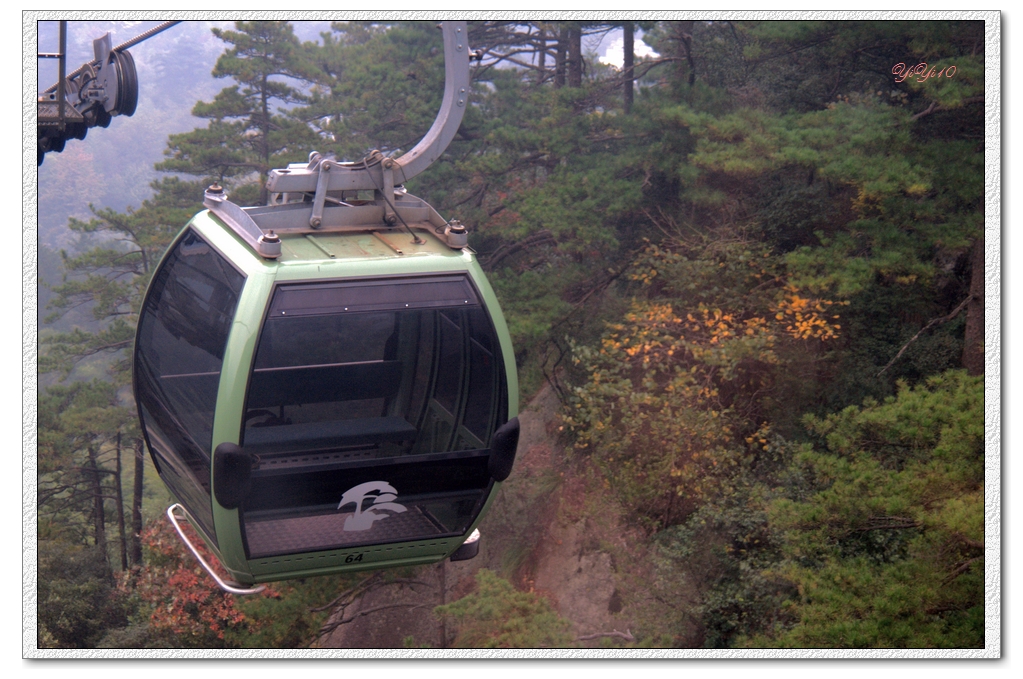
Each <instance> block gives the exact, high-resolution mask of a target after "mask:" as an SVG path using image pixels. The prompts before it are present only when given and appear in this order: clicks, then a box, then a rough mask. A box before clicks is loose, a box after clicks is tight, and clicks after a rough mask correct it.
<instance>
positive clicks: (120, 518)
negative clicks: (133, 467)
mask: <svg viewBox="0 0 1023 679" xmlns="http://www.w3.org/2000/svg"><path fill="white" fill-rule="evenodd" d="M114 493H115V495H116V497H117V535H118V537H119V538H120V542H121V570H122V571H126V570H128V538H127V535H126V534H125V533H126V531H125V528H124V492H123V490H122V489H121V432H117V473H116V474H114Z"/></svg>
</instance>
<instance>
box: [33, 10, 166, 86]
mask: <svg viewBox="0 0 1023 679" xmlns="http://www.w3.org/2000/svg"><path fill="white" fill-rule="evenodd" d="M180 23H181V21H165V22H163V23H162V24H160V25H159V26H155V27H153V28H151V29H149V30H148V31H146V32H145V33H141V34H139V35H137V36H135V37H134V38H132V39H131V40H129V41H128V42H123V43H121V44H120V45H118V46H117V47H115V48H113V49H112V50H110V51H111V52H121V51H124V50H126V49H128V48H129V47H134V46H135V45H137V44H139V43H140V42H142V41H143V40H148V39H149V38H152V37H153V36H154V35H156V34H157V33H163V32H164V31H166V30H167V29H168V28H171V27H173V26H177V25H178V24H180ZM96 66H99V60H93V61H90V62H89V63H87V64H82V65H81V66H80V67H79V68H78V70H76V71H75V72H73V73H69V74H68V75H67V76H66V77H65V80H70V79H72V78H75V77H76V76H79V75H81V74H82V73H84V72H85V70H86V69H88V68H95V67H96ZM58 85H60V83H55V84H53V85H50V86H49V87H47V88H46V89H45V90H43V94H50V93H51V92H55V91H56V90H57V86H58Z"/></svg>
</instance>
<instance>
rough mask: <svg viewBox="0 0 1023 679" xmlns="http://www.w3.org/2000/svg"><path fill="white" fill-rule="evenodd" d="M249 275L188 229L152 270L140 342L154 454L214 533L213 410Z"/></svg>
mask: <svg viewBox="0 0 1023 679" xmlns="http://www.w3.org/2000/svg"><path fill="white" fill-rule="evenodd" d="M244 282H245V277H244V276H243V275H242V274H241V273H239V272H238V271H237V270H236V269H234V268H233V267H232V266H231V265H230V264H229V263H228V262H227V260H225V259H224V258H223V257H221V256H220V254H218V253H217V252H216V251H215V250H214V249H213V248H212V247H210V245H209V244H208V243H206V242H205V241H204V240H203V239H202V238H201V237H200V236H199V235H198V234H197V233H196V232H194V231H193V230H191V229H189V230H187V231H186V232H185V234H184V235H183V236H182V237H181V238H180V239H179V240H178V242H177V244H176V245H175V246H174V248H173V250H172V251H171V253H170V254H169V255H168V256H167V258H166V259H165V260H164V262H163V265H162V266H161V267H160V269H159V270H158V271H157V272H156V274H155V275H154V277H153V283H152V284H151V286H150V291H149V294H148V296H147V297H146V301H145V304H144V306H143V309H142V313H141V315H140V318H139V329H138V339H137V341H136V353H135V373H136V399H137V401H138V405H139V413H140V416H141V420H142V425H143V429H144V431H145V435H146V440H147V441H148V443H149V450H150V453H151V454H152V455H153V458H154V460H155V462H156V465H157V468H158V469H159V470H160V475H161V476H162V477H163V479H164V481H165V482H166V483H167V485H168V486H170V488H171V490H173V492H174V494H175V495H176V496H177V498H178V500H179V501H181V502H182V504H184V505H185V506H186V507H187V508H188V510H189V512H191V514H192V515H193V516H194V517H195V518H196V520H198V521H199V523H200V524H202V525H203V527H204V528H206V532H207V534H208V535H211V536H212V535H213V530H212V528H213V513H212V506H211V504H210V457H211V447H212V443H213V416H214V411H215V409H216V403H217V391H218V388H219V383H220V369H221V364H222V362H223V358H224V350H225V347H226V345H227V337H228V333H229V332H230V329H231V324H232V321H233V319H234V314H235V309H236V307H237V305H238V297H239V295H240V294H241V289H242V286H243V285H244Z"/></svg>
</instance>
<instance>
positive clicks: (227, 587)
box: [167, 504, 266, 594]
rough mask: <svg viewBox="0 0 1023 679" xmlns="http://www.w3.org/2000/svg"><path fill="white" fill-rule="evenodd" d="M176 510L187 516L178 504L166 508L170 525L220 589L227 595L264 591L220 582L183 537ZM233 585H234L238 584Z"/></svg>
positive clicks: (263, 586)
mask: <svg viewBox="0 0 1023 679" xmlns="http://www.w3.org/2000/svg"><path fill="white" fill-rule="evenodd" d="M176 509H180V510H181V511H182V512H184V513H185V514H186V515H187V514H188V510H187V509H185V508H184V507H182V506H181V505H180V504H173V505H171V506H170V507H168V508H167V518H168V519H170V522H171V524H172V525H173V526H174V530H176V531H177V532H178V535H179V536H180V537H181V540H182V542H184V543H185V546H186V547H188V549H189V551H190V552H192V556H194V557H195V558H196V560H198V561H199V565H200V566H202V568H203V570H204V571H206V572H207V573H209V575H210V577H211V578H213V579H214V580H216V582H217V584H218V585H219V586H220V589H222V590H224V591H225V592H227V593H229V594H259V593H260V592H262V591H263V590H264V589H266V585H260V586H259V587H254V588H252V589H245V588H242V587H235V586H234V585H232V584H228V583H227V582H225V581H224V580H222V579H221V577H220V576H219V575H217V574H216V573H215V572H214V571H213V569H212V568H210V565H209V564H208V563H206V559H204V558H202V556H201V555H200V554H199V550H198V549H196V548H195V545H193V544H192V541H191V540H189V539H188V537H187V536H186V535H185V531H183V530H181V524H179V523H178V517H177V516H175V515H174V510H176ZM234 584H235V585H236V584H238V583H234Z"/></svg>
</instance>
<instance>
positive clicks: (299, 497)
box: [133, 22, 519, 593]
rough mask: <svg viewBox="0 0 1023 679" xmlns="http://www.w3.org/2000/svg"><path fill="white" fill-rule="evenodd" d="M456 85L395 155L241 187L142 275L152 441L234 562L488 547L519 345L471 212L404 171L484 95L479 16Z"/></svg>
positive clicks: (404, 557) (144, 405)
mask: <svg viewBox="0 0 1023 679" xmlns="http://www.w3.org/2000/svg"><path fill="white" fill-rule="evenodd" d="M442 30H443V40H444V54H445V91H444V99H443V102H442V104H441V110H440V113H439V114H438V116H437V119H436V120H435V121H434V124H433V126H432V127H431V128H430V130H429V132H428V133H427V134H426V136H425V137H424V138H423V140H422V141H421V142H420V143H419V144H418V145H417V146H416V147H414V148H413V149H412V150H411V151H409V152H408V153H407V154H405V155H403V156H401V157H399V158H388V157H384V156H383V155H382V154H380V153H379V152H373V153H370V154H369V155H368V156H367V157H366V158H364V159H363V160H361V161H358V162H355V163H342V162H338V161H336V160H334V159H332V158H326V157H322V156H320V155H319V154H315V153H314V154H312V155H311V156H310V158H309V160H308V162H304V163H297V164H292V165H289V166H288V167H287V168H283V169H279V170H273V171H271V173H270V176H269V179H268V182H267V188H268V191H269V194H270V200H269V204H268V205H266V206H262V207H256V208H242V207H239V206H238V205H235V204H234V203H232V202H231V201H230V199H229V196H227V195H226V194H225V193H224V191H223V189H221V188H220V187H218V186H212V187H210V189H209V190H207V192H206V195H205V205H206V207H207V208H208V209H207V210H206V211H204V212H201V213H199V214H198V215H196V216H195V217H194V218H193V219H192V220H191V221H190V222H189V224H188V225H186V226H185V228H184V229H183V230H182V232H181V233H180V234H179V235H178V237H177V238H176V239H175V241H174V242H173V244H172V245H171V247H170V248H169V250H168V252H167V254H166V255H165V256H164V258H163V260H162V261H161V263H160V265H159V266H158V268H157V269H156V272H155V274H154V276H153V279H152V282H151V284H150V287H149V290H148V291H147V293H146V297H145V301H144V303H143V306H142V311H141V314H140V319H139V325H138V331H137V335H136V342H135V354H134V374H133V383H134V389H135V397H136V402H137V404H138V408H139V418H140V420H141V423H142V428H143V432H144V434H145V438H146V442H147V445H148V448H149V451H150V453H151V455H152V457H153V460H154V462H155V464H156V467H157V469H158V471H159V473H160V476H161V478H162V479H163V480H164V482H165V483H166V485H167V486H168V488H169V489H170V490H171V492H172V493H173V494H174V496H175V497H176V499H177V504H175V505H174V506H172V507H171V508H170V509H169V510H168V515H169V516H170V518H171V520H172V521H173V522H174V523H175V525H176V526H177V527H178V529H179V533H180V534H181V536H182V537H183V538H185V539H186V541H187V537H186V534H185V532H184V531H183V530H181V522H182V521H183V520H187V521H189V522H190V523H191V524H192V526H193V527H194V528H195V529H196V530H197V531H198V533H199V534H200V535H201V536H202V539H203V541H204V542H205V543H206V545H207V547H208V548H209V549H210V550H211V551H212V552H213V553H214V554H215V555H216V556H217V559H218V560H219V561H220V564H221V565H222V566H223V568H224V569H226V571H227V572H226V574H223V577H221V575H219V574H217V573H216V569H214V568H212V567H210V565H209V564H207V563H205V561H203V560H202V558H201V556H200V555H199V552H198V550H196V549H195V546H194V545H191V547H192V548H193V552H194V553H195V554H196V556H197V557H198V558H199V559H200V560H201V561H203V564H204V566H206V568H207V570H208V571H210V574H211V575H213V577H215V578H217V580H218V582H219V583H220V584H221V586H222V587H223V588H224V589H226V590H227V591H231V592H236V593H248V592H254V591H258V590H259V588H258V587H255V588H254V587H253V585H256V584H257V583H261V582H269V581H274V580H281V579H285V578H292V577H308V576H315V575H327V574H331V573H337V572H342V571H348V570H364V569H374V568H385V567H391V566H405V565H416V564H425V563H431V562H436V561H439V560H442V559H446V558H449V557H450V558H452V559H462V558H471V557H472V556H474V555H475V553H476V551H477V550H478V549H479V531H478V529H477V526H478V524H479V522H480V520H481V519H482V517H483V515H484V513H485V512H486V510H487V508H488V507H489V505H490V503H491V502H492V500H493V498H494V494H495V492H496V490H497V488H498V487H499V485H500V483H501V482H502V481H503V480H505V479H506V478H507V477H508V475H509V473H510V472H511V468H512V464H513V462H514V458H515V452H516V447H517V442H518V432H519V425H518V419H517V417H516V415H517V412H518V385H517V380H516V373H515V363H514V352H513V350H512V346H511V340H510V336H509V334H508V329H507V326H506V324H505V321H504V317H503V315H502V313H501V309H500V306H499V305H498V302H497V299H496V297H495V295H494V292H493V290H492V289H491V287H490V285H489V283H488V282H487V279H486V277H485V276H484V274H483V271H482V269H481V268H480V266H479V264H478V262H477V261H476V257H475V253H474V252H473V251H472V250H471V248H469V247H468V246H467V240H466V231H465V228H464V227H462V226H461V225H460V224H459V223H457V222H454V221H451V222H449V221H447V220H445V219H443V218H442V217H441V216H440V215H439V214H438V213H437V212H436V211H435V210H434V209H433V208H432V207H431V206H430V205H428V204H427V203H426V202H425V201H423V200H421V199H419V198H416V197H414V196H411V195H409V194H408V193H407V192H406V191H405V190H404V186H403V185H404V183H405V181H407V180H408V179H411V178H412V177H413V176H415V175H417V174H419V173H420V172H422V171H423V170H425V169H426V168H427V167H428V166H429V165H430V164H431V163H432V162H433V161H434V160H436V159H437V158H438V157H439V156H440V155H441V153H443V151H444V149H445V148H446V147H447V145H448V144H449V143H450V141H451V139H452V138H453V137H454V135H455V132H456V131H457V129H458V126H459V124H460V122H461V119H462V115H463V113H464V110H465V106H466V103H467V101H468V89H469V59H470V52H469V49H468V47H467V41H466V37H467V36H466V26H465V23H464V22H444V23H443V24H442Z"/></svg>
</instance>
